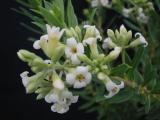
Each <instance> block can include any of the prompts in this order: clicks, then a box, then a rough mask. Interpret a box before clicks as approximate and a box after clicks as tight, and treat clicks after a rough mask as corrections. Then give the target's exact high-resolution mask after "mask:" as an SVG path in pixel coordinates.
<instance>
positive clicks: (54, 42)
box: [33, 25, 64, 58]
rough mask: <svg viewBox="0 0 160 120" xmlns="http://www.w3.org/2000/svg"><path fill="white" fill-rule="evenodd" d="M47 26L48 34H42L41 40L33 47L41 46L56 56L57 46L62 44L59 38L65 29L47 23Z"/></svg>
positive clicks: (47, 52)
mask: <svg viewBox="0 0 160 120" xmlns="http://www.w3.org/2000/svg"><path fill="white" fill-rule="evenodd" d="M46 27H47V34H46V35H43V36H41V37H40V40H37V41H35V42H34V44H33V47H34V48H35V49H40V48H41V49H42V50H43V51H44V53H45V54H46V55H47V56H48V57H50V58H51V57H53V56H55V54H56V48H58V47H59V46H62V44H61V43H60V41H59V40H60V38H61V37H62V35H63V33H64V29H62V30H60V28H59V27H55V26H53V27H51V26H49V25H46ZM53 48H54V49H55V51H53V50H52V49H53Z"/></svg>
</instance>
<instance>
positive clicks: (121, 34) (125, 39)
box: [107, 25, 132, 47]
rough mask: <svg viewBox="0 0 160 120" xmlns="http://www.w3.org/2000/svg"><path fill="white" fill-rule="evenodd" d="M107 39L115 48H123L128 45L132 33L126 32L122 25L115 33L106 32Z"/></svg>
mask: <svg viewBox="0 0 160 120" xmlns="http://www.w3.org/2000/svg"><path fill="white" fill-rule="evenodd" d="M107 33H108V36H109V38H110V39H111V40H112V41H113V43H115V44H116V45H117V46H120V47H124V46H126V45H128V43H129V41H130V40H131V38H132V32H131V31H127V29H126V28H125V27H124V25H121V27H120V30H119V31H118V30H115V33H114V32H113V31H112V30H110V29H109V30H108V31H107Z"/></svg>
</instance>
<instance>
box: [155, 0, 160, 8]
mask: <svg viewBox="0 0 160 120" xmlns="http://www.w3.org/2000/svg"><path fill="white" fill-rule="evenodd" d="M155 3H156V5H157V6H158V8H159V10H160V0H155Z"/></svg>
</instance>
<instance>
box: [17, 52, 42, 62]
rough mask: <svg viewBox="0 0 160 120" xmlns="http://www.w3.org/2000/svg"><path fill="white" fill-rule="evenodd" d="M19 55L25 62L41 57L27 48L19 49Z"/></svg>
mask: <svg viewBox="0 0 160 120" xmlns="http://www.w3.org/2000/svg"><path fill="white" fill-rule="evenodd" d="M17 55H18V57H19V58H20V59H21V60H22V61H24V62H30V61H32V60H34V59H35V58H40V57H38V56H37V55H36V54H34V53H32V52H29V51H27V50H19V51H18V52H17Z"/></svg>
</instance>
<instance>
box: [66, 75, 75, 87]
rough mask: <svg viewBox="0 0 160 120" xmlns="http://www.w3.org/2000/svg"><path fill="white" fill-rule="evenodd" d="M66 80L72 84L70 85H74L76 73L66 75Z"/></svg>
mask: <svg viewBox="0 0 160 120" xmlns="http://www.w3.org/2000/svg"><path fill="white" fill-rule="evenodd" d="M66 82H67V83H68V84H70V85H73V84H74V82H75V75H74V74H71V73H69V74H67V75H66Z"/></svg>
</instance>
